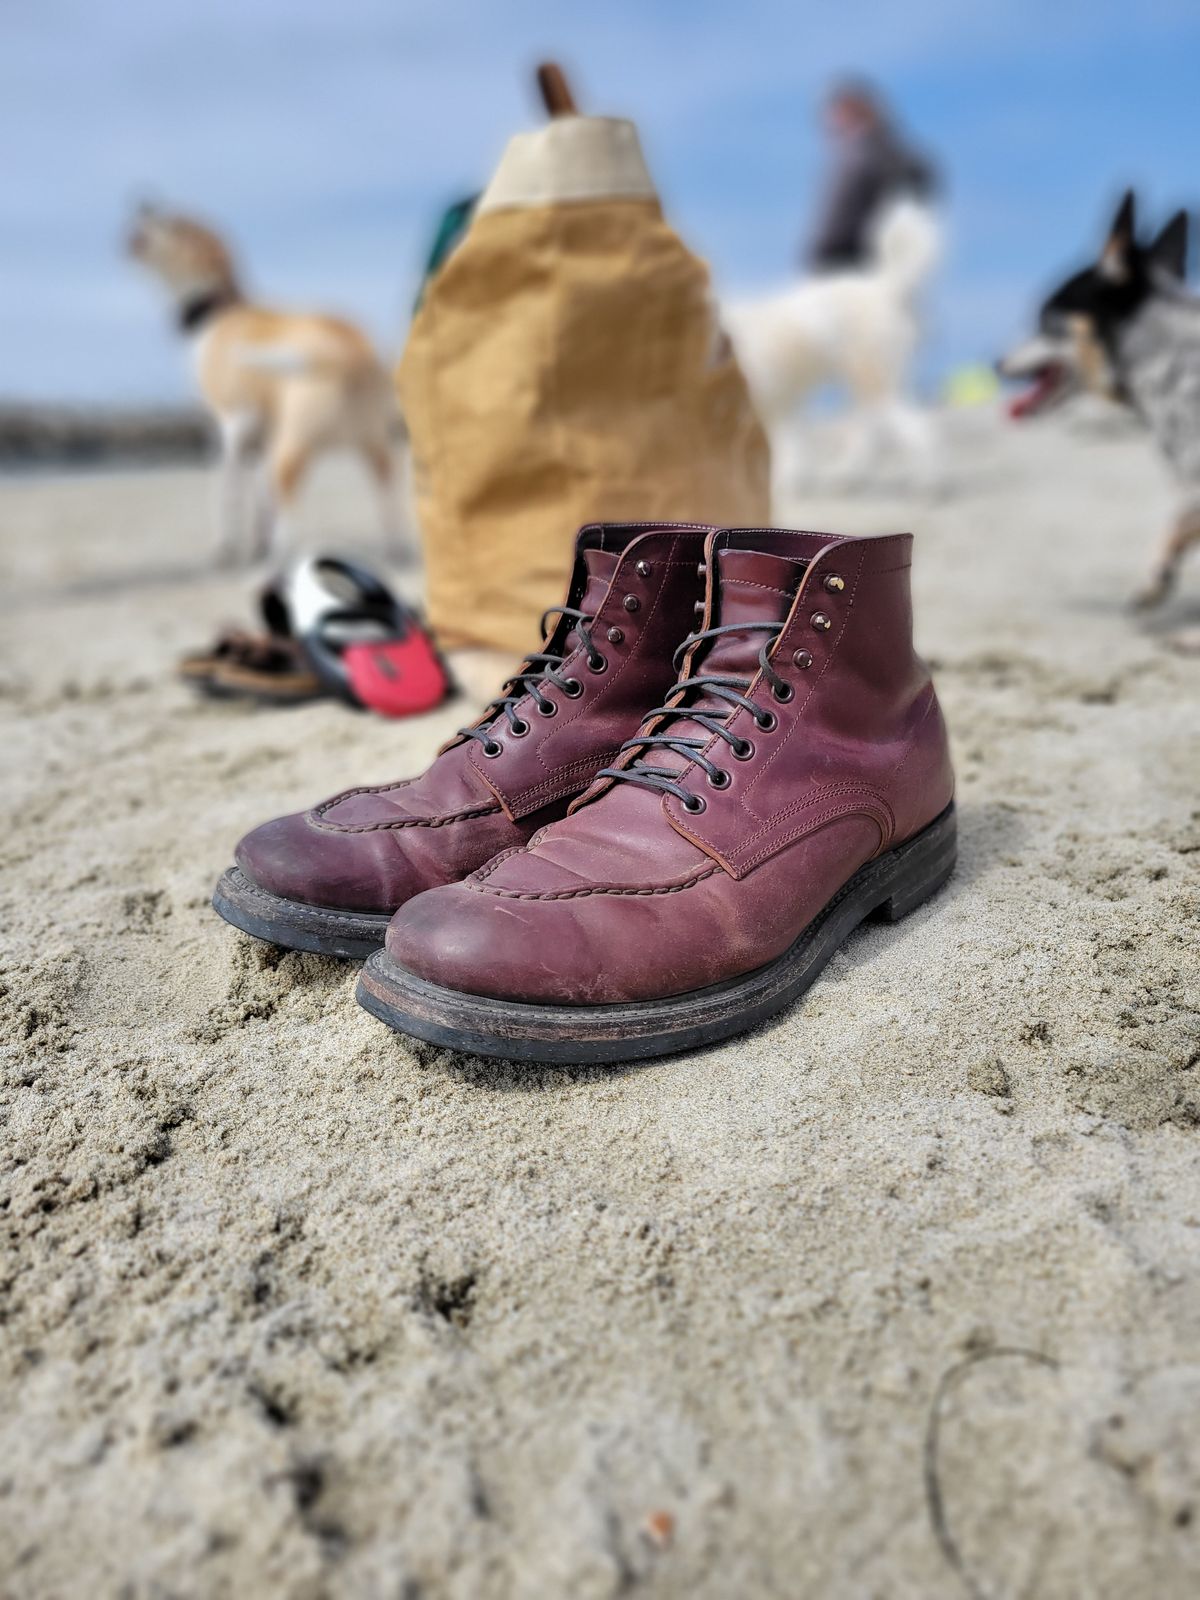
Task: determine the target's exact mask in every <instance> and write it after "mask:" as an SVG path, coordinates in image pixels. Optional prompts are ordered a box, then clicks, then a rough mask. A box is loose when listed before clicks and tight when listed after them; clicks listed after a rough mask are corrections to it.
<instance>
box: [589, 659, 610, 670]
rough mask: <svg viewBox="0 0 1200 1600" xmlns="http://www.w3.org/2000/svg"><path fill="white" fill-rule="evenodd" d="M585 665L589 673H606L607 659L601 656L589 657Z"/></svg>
mask: <svg viewBox="0 0 1200 1600" xmlns="http://www.w3.org/2000/svg"><path fill="white" fill-rule="evenodd" d="M587 665H588V671H589V672H607V671H608V657H607V656H602V655H595V656H589V657H588V664H587Z"/></svg>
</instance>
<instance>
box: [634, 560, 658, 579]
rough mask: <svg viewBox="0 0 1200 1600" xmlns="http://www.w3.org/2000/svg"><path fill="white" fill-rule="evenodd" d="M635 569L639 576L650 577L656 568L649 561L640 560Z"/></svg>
mask: <svg viewBox="0 0 1200 1600" xmlns="http://www.w3.org/2000/svg"><path fill="white" fill-rule="evenodd" d="M633 570H634V571H635V572H636V573H637V575H638V577H639V578H648V577H649V576H650V574H651V573H652V572H653V571H654V568H653V567H652V566H651V565H650V563H649V562H648V561H639V562H638V564H637V565H636V566H635V567H634V569H633Z"/></svg>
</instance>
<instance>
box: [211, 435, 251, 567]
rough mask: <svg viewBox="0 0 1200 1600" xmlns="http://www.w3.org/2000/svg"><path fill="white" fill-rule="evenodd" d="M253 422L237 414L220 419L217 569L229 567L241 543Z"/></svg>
mask: <svg viewBox="0 0 1200 1600" xmlns="http://www.w3.org/2000/svg"><path fill="white" fill-rule="evenodd" d="M255 427H256V423H255V418H253V417H251V416H248V415H245V414H242V413H237V414H235V415H233V416H225V417H222V418H220V429H221V464H220V468H219V476H218V482H217V549H216V559H217V565H218V566H222V567H228V566H232V565H233V564H234V563H235V562H236V561H237V559H238V552H239V551H240V550H241V548H242V545H243V542H244V533H245V526H244V524H245V514H246V489H247V479H248V476H249V470H250V467H251V463H252V459H253V452H254V438H255Z"/></svg>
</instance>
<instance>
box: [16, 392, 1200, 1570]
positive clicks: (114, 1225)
mask: <svg viewBox="0 0 1200 1600" xmlns="http://www.w3.org/2000/svg"><path fill="white" fill-rule="evenodd" d="M959 472H960V477H961V480H962V482H961V487H960V489H959V491H958V492H957V493H956V494H954V495H952V496H950V497H949V498H947V499H945V500H943V501H941V502H939V503H935V504H926V503H911V502H909V501H907V500H906V499H905V498H904V497H903V496H902V495H897V496H893V497H888V498H877V499H874V500H867V499H862V498H859V499H845V500H841V501H839V500H836V499H830V498H828V497H824V496H822V497H819V498H817V499H815V500H813V501H810V502H809V503H807V504H806V505H805V507H804V509H803V512H802V513H798V515H802V517H803V521H804V523H805V524H806V525H808V526H834V527H839V528H849V529H851V530H854V531H868V530H871V529H875V530H880V531H891V530H892V529H894V528H896V527H898V526H906V525H907V526H915V527H916V529H917V531H918V535H919V537H918V553H917V567H916V588H917V602H918V632H919V640H920V643H921V645H922V647H923V649H924V650H925V652H926V653H927V654H928V655H929V656H931V657H932V658H933V659H934V660H935V662H936V664H937V668H938V681H939V685H940V689H941V692H942V696H943V700H944V703H945V707H946V711H947V714H948V717H949V719H950V722H951V726H952V729H953V732H954V734H955V743H956V757H957V763H958V771H959V780H960V783H959V799H960V808H961V827H962V836H963V838H962V856H961V865H960V869H959V872H958V875H957V877H956V878H955V880H954V881H953V883H952V885H951V886H950V887H949V888H948V889H947V890H946V891H945V892H944V893H943V894H942V895H940V896H939V897H938V898H937V899H936V900H935V901H934V902H932V903H931V904H929V905H928V906H927V907H925V908H923V909H922V910H921V911H919V912H918V913H916V914H915V915H914V916H912V917H911V918H910V919H909V920H908V921H907V922H905V923H903V924H901V925H900V926H899V927H898V928H896V929H885V928H883V927H872V928H871V929H870V931H867V932H864V933H862V934H861V935H859V936H858V937H856V938H855V939H854V940H853V941H852V942H851V943H850V944H849V945H848V946H847V947H846V948H845V950H844V951H843V952H842V953H841V954H840V955H839V956H838V957H837V958H836V960H835V961H834V963H833V965H832V966H831V968H830V969H829V970H828V972H827V974H826V976H825V977H824V978H823V979H822V981H821V982H820V983H819V984H818V985H817V987H816V988H815V989H814V990H813V992H812V994H811V995H810V996H809V998H808V1000H807V1001H806V1002H805V1004H804V1005H803V1007H802V1008H800V1009H798V1010H795V1011H793V1012H791V1013H789V1014H787V1015H784V1016H782V1017H780V1018H779V1019H777V1020H776V1021H775V1022H774V1023H773V1024H772V1025H770V1026H768V1027H766V1028H765V1029H763V1030H762V1031H760V1032H759V1033H758V1034H756V1035H755V1036H753V1037H751V1038H748V1039H744V1040H741V1041H739V1042H736V1043H734V1044H731V1045H728V1046H725V1047H722V1048H719V1049H714V1050H710V1051H707V1052H703V1053H698V1054H693V1055H691V1056H684V1057H680V1058H678V1059H675V1060H671V1061H667V1062H661V1063H657V1064H654V1065H651V1066H648V1067H644V1068H641V1069H632V1070H623V1071H598V1070H544V1071H543V1070H520V1069H517V1068H514V1067H511V1066H508V1065H504V1064H494V1063H491V1064H489V1063H485V1062H482V1061H479V1060H475V1059H469V1058H464V1057H460V1056H454V1055H450V1054H447V1053H444V1052H438V1051H436V1050H433V1049H431V1048H428V1047H424V1046H417V1047H413V1046H411V1045H409V1044H407V1043H406V1042H404V1041H403V1040H400V1039H397V1038H394V1037H392V1036H391V1035H389V1034H388V1033H386V1032H385V1031H384V1030H383V1029H381V1028H380V1026H379V1025H378V1024H376V1023H375V1022H373V1021H372V1020H371V1019H370V1018H368V1017H367V1016H366V1015H365V1014H364V1013H362V1012H361V1011H359V1009H358V1008H357V1007H356V1006H355V1004H354V1000H353V988H354V976H355V975H354V972H353V970H352V969H351V968H349V967H345V966H340V965H338V964H336V963H334V962H330V961H324V960H319V959H316V958H313V957H307V956H299V955H283V954H281V953H279V952H277V951H272V950H270V949H268V948H266V947H263V946H261V945H257V944H255V943H254V942H252V941H251V940H249V939H246V938H243V937H241V936H236V935H235V934H234V933H233V932H232V931H231V930H230V929H229V928H227V927H226V926H224V925H223V924H222V923H220V922H218V920H217V919H216V918H215V917H214V916H213V914H212V913H211V912H210V910H209V909H208V894H209V891H210V889H211V887H212V884H213V881H214V879H215V878H216V876H217V875H218V873H219V872H220V871H221V869H222V868H223V867H224V866H225V865H226V863H227V861H228V859H229V855H230V849H231V846H232V844H233V841H234V839H235V838H236V836H237V835H238V834H239V833H240V832H241V831H242V830H243V829H245V828H246V827H247V826H249V825H251V824H253V823H254V822H256V821H258V820H260V819H262V818H263V817H265V816H267V815H270V814H273V813H275V812H278V811H280V810H283V809H290V808H292V807H295V806H296V805H298V804H302V803H307V802H310V801H314V800H316V799H317V798H318V797H320V796H322V795H324V794H326V793H328V792H330V791H332V790H334V789H336V788H338V787H341V786H344V785H346V784H348V783H350V782H358V781H362V780H372V781H373V780H380V779H385V778H389V777H396V776H399V775H402V774H404V773H407V772H412V771H415V770H417V769H418V768H419V767H420V766H421V765H422V764H423V762H424V761H425V760H426V758H427V756H428V755H429V753H430V752H431V751H432V750H433V748H434V747H435V745H436V744H437V743H438V741H439V740H440V739H441V738H442V737H444V736H445V735H446V733H447V732H448V731H449V730H450V729H452V728H453V727H455V726H456V725H457V724H458V722H459V721H460V720H462V719H463V709H462V707H461V706H458V707H449V708H447V709H445V710H444V711H443V712H440V713H438V714H437V715H435V716H432V717H429V718H426V719H424V720H422V721H420V722H413V723H411V724H408V725H405V726H394V725H392V726H389V725H386V724H384V723H382V722H379V721H375V720H371V719H369V718H366V717H357V716H354V715H352V714H350V713H348V712H345V711H343V710H340V709H338V708H337V707H335V706H333V705H321V706H314V707H311V708H307V709H302V710H294V711H291V712H276V713H261V712H257V713H256V712H254V711H251V710H247V709H238V708H232V707H221V706H216V705H204V704H196V703H194V702H193V701H192V699H190V698H189V696H188V694H187V693H186V692H185V691H184V690H183V689H182V688H180V687H177V686H176V685H175V684H174V683H173V682H172V680H171V677H170V674H169V671H168V668H169V665H170V662H171V660H172V658H173V656H174V655H175V654H176V652H177V651H179V650H180V649H181V648H183V647H185V646H188V645H190V644H193V643H198V642H201V641H202V640H203V639H204V637H205V635H206V634H207V633H208V632H209V631H210V629H211V627H212V625H214V624H215V623H217V622H218V621H219V620H222V619H223V618H226V617H230V616H235V617H236V616H237V615H238V614H239V613H240V612H241V611H242V610H243V608H244V599H243V596H244V591H245V582H246V580H245V578H244V577H242V578H228V577H223V578H220V579H218V578H216V577H214V576H213V575H212V574H211V573H210V572H209V571H208V570H207V568H206V550H207V538H208V535H207V514H206V508H207V500H208V486H207V484H206V483H205V480H204V476H203V474H202V473H200V472H193V471H164V472H158V473H143V474H129V475H111V476H90V477H76V478H73V479H57V480H56V479H47V478H26V479H9V480H6V481H3V482H0V531H2V560H3V569H4V570H3V577H2V580H0V596H2V599H0V604H2V606H3V612H2V615H0V628H2V633H3V649H2V665H0V728H2V731H0V739H2V744H0V750H2V760H3V765H4V796H5V809H6V811H7V813H8V816H7V819H6V821H5V824H4V828H3V833H2V834H0V860H2V861H3V866H4V869H5V870H4V875H3V880H2V884H0V896H2V902H3V904H2V923H0V926H2V929H3V933H2V937H0V951H2V969H3V970H2V975H0V1032H2V1034H3V1045H4V1057H3V1063H4V1070H5V1074H6V1076H5V1080H4V1081H5V1087H4V1090H3V1099H2V1102H0V1103H2V1106H3V1113H2V1114H3V1121H4V1137H3V1142H2V1147H0V1156H2V1164H0V1174H2V1175H0V1210H2V1213H3V1221H4V1227H3V1234H2V1244H0V1251H2V1254H0V1370H2V1373H3V1378H2V1384H3V1389H2V1397H0V1399H2V1403H0V1575H2V1576H0V1592H2V1593H3V1594H4V1595H5V1596H6V1597H26V1596H74V1595H84V1594H86V1595H89V1596H109V1595H111V1596H118V1595H119V1596H125V1597H130V1600H140V1597H143V1596H145V1597H150V1596H156V1597H167V1596H181V1597H184V1596H220V1595H230V1596H239V1597H243V1596H248V1595H259V1594H263V1595H276V1594H278V1595H284V1596H289V1597H291V1596H296V1597H313V1600H316V1597H320V1596H326V1595H328V1596H341V1595H350V1596H359V1595H361V1596H369V1597H375V1596H379V1597H385V1596H386V1597H394V1600H434V1597H440V1596H452V1597H455V1600H466V1597H471V1600H474V1597H483V1600H488V1597H507V1596H515V1597H522V1600H526V1597H528V1600H542V1597H555V1596H570V1597H573V1600H576V1597H577V1600H590V1597H606V1596H616V1595H624V1594H645V1595H652V1596H672V1597H674V1596H680V1597H683V1596H688V1597H692V1596H701V1597H708V1596H713V1597H720V1600H729V1597H743V1596H747V1597H749V1596H780V1597H796V1596H821V1597H824V1596H831V1595H832V1596H839V1597H840V1596H852V1597H858V1596H877V1597H881V1600H883V1597H887V1600H893V1597H909V1596H912V1597H920V1600H937V1597H940V1596H959V1595H969V1596H986V1597H988V1600H992V1597H1001V1596H1003V1597H1009V1596H1012V1597H1017V1596H1024V1597H1030V1596H1037V1597H1051V1596H1055V1597H1079V1596H1114V1597H1117V1596H1119V1597H1122V1600H1128V1597H1131V1596H1133V1597H1139V1596H1147V1597H1156V1600H1157V1597H1173V1596H1193V1595H1195V1594H1196V1593H1197V1592H1200V1276H1198V1268H1200V1028H1198V1023H1200V993H1198V981H1197V959H1196V942H1195V920H1194V917H1195V911H1196V906H1197V895H1196V887H1197V868H1198V865H1200V772H1198V762H1197V721H1198V719H1197V692H1196V676H1197V672H1198V671H1200V666H1198V664H1197V662H1196V661H1195V660H1187V659H1185V658H1182V657H1180V656H1177V655H1175V654H1173V653H1172V652H1171V651H1170V650H1169V649H1168V648H1167V647H1166V646H1165V644H1164V643H1163V640H1162V638H1161V636H1160V635H1158V634H1157V633H1155V632H1152V631H1148V630H1147V629H1146V628H1144V627H1143V626H1141V625H1139V624H1137V623H1135V622H1134V621H1132V620H1131V619H1130V617H1129V616H1128V615H1127V613H1126V611H1125V609H1124V602H1125V599H1126V596H1127V594H1128V593H1129V592H1130V590H1131V589H1132V587H1133V586H1134V584H1135V583H1136V581H1137V580H1138V579H1139V578H1140V577H1141V576H1142V573H1143V570H1144V568H1145V567H1146V565H1147V564H1148V559H1149V554H1150V550H1151V548H1152V546H1153V543H1154V540H1155V537H1156V535H1157V532H1158V528H1159V523H1160V520H1161V517H1162V516H1163V514H1164V513H1165V509H1166V505H1167V493H1166V486H1165V483H1164V480H1163V478H1162V476H1161V474H1160V471H1159V469H1158V467H1157V465H1156V463H1155V462H1154V460H1153V457H1152V455H1151V453H1150V449H1149V447H1148V446H1147V445H1146V444H1145V443H1144V442H1143V441H1142V440H1140V439H1138V438H1136V437H1133V436H1129V437H1126V436H1119V437H1111V438H1110V437H1096V438H1085V437H1081V436H1079V435H1078V433H1075V432H1067V431H1065V430H1064V429H1063V428H1062V427H1061V426H1053V427H1052V426H1051V425H1050V424H1046V425H1045V426H1043V427H1030V428H1029V429H1028V430H1027V431H1025V432H1023V433H1022V432H1013V433H1011V434H1008V435H1006V436H1000V435H999V434H997V435H996V436H994V437H993V436H992V435H991V434H990V433H988V432H986V431H985V432H983V433H981V434H980V436H979V437H977V438H974V439H972V440H971V441H968V442H964V444H963V447H962V450H961V452H960V466H959ZM360 502H361V511H362V514H363V518H364V520H363V523H362V526H363V527H365V526H366V521H365V513H366V509H367V507H366V503H365V496H362V495H360V493H359V489H358V485H357V483H353V484H351V483H350V480H349V479H348V478H347V480H346V482H345V484H343V482H342V480H341V479H340V478H338V477H337V476H336V475H335V476H333V477H329V478H327V479H326V480H325V481H324V482H323V483H322V484H319V485H318V491H317V494H316V496H315V498H314V500H313V501H312V502H311V504H310V507H309V513H308V515H309V522H310V525H311V526H312V527H313V528H314V529H316V528H324V529H326V530H329V529H336V530H338V531H339V532H342V531H345V530H347V529H352V528H353V527H356V526H358V521H357V519H358V518H359V515H360ZM364 547H366V548H369V541H367V542H366V543H365V545H364ZM1198 596H1200V570H1198V569H1197V567H1195V566H1194V567H1193V570H1192V571H1191V572H1190V573H1189V575H1188V581H1187V586H1186V591H1185V594H1184V596H1183V598H1182V599H1180V600H1179V601H1178V602H1176V604H1175V607H1174V609H1173V611H1172V612H1171V613H1170V618H1171V619H1173V620H1174V621H1177V622H1178V621H1181V620H1186V619H1187V617H1188V615H1189V612H1190V615H1191V618H1192V620H1195V619H1196V615H1197V610H1198V608H1200V601H1198Z"/></svg>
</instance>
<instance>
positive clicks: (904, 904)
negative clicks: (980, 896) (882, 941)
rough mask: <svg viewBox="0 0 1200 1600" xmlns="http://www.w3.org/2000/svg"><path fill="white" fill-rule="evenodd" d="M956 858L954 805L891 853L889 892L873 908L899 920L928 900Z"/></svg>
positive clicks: (890, 919) (889, 919)
mask: <svg viewBox="0 0 1200 1600" xmlns="http://www.w3.org/2000/svg"><path fill="white" fill-rule="evenodd" d="M957 859H958V825H957V820H956V818H955V815H954V806H953V804H951V805H949V806H947V808H946V810H945V811H943V812H942V814H941V816H940V817H938V818H937V819H936V820H935V821H934V822H931V823H930V824H929V826H928V827H927V828H926V829H925V830H924V831H923V832H921V833H919V834H917V836H916V838H915V839H910V840H909V841H908V843H907V844H903V845H901V846H900V848H899V849H898V850H895V851H893V852H892V862H893V870H892V872H891V874H889V879H890V882H889V886H888V887H889V890H890V892H889V893H888V894H887V895H886V896H885V898H884V899H882V900H881V901H880V902H879V904H878V905H877V906H876V908H875V915H876V916H877V917H879V918H881V920H882V921H884V922H899V921H900V918H901V917H906V916H907V915H908V914H909V912H910V911H915V910H916V909H917V907H918V906H919V905H921V904H923V903H924V902H925V901H926V900H928V899H929V897H930V895H932V894H936V893H937V891H938V890H939V889H940V888H941V887H942V885H943V884H944V883H945V882H946V879H947V878H948V877H949V876H950V874H951V873H952V872H953V871H954V863H955V861H956V860H957Z"/></svg>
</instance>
